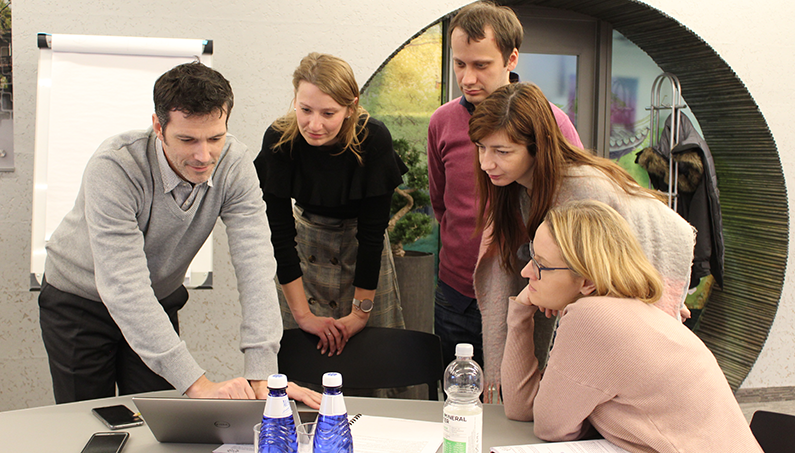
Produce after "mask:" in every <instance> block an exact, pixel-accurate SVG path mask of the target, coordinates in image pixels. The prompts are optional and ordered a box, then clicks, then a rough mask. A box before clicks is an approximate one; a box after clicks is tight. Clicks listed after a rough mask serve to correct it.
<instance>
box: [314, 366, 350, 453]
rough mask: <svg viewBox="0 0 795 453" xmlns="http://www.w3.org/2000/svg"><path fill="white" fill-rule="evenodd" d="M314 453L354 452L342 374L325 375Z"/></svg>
mask: <svg viewBox="0 0 795 453" xmlns="http://www.w3.org/2000/svg"><path fill="white" fill-rule="evenodd" d="M313 447H314V453H353V437H352V436H351V428H350V426H349V425H348V411H347V409H345V400H343V399H342V375H341V374H339V373H326V374H324V375H323V399H321V400H320V412H319V413H318V416H317V427H316V428H315V441H314V445H313Z"/></svg>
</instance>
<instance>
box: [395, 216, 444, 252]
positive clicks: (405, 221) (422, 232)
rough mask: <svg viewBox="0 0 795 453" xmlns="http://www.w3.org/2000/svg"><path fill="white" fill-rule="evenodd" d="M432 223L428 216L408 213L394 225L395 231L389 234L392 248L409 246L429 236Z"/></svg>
mask: <svg viewBox="0 0 795 453" xmlns="http://www.w3.org/2000/svg"><path fill="white" fill-rule="evenodd" d="M432 231H433V222H432V219H431V217H430V216H429V215H428V214H424V213H422V212H416V211H414V212H409V213H408V214H406V215H405V216H404V217H403V218H401V219H400V221H399V222H398V223H397V224H395V229H394V230H392V231H391V232H390V233H389V241H390V242H391V243H392V244H393V246H395V245H397V244H400V246H401V247H402V246H403V245H404V244H410V243H412V242H414V241H416V240H417V239H419V238H421V237H424V236H427V235H429V234H431V232H432Z"/></svg>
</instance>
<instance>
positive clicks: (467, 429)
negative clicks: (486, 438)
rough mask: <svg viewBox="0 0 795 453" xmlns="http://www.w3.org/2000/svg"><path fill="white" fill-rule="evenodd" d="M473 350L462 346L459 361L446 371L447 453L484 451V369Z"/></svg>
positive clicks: (462, 344)
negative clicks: (482, 396) (481, 394)
mask: <svg viewBox="0 0 795 453" xmlns="http://www.w3.org/2000/svg"><path fill="white" fill-rule="evenodd" d="M473 350H474V349H473V347H472V345H471V344H468V343H459V344H457V345H456V347H455V355H456V359H455V360H453V361H452V362H451V363H450V365H447V369H445V370H444V393H446V394H447V400H446V401H445V402H444V419H443V421H442V426H443V434H444V450H443V451H444V453H480V452H481V450H482V449H483V404H481V403H480V393H481V392H482V391H483V369H482V368H480V365H478V363H477V362H475V361H474V360H472V355H473Z"/></svg>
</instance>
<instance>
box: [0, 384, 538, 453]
mask: <svg viewBox="0 0 795 453" xmlns="http://www.w3.org/2000/svg"><path fill="white" fill-rule="evenodd" d="M147 396H176V392H174V391H166V392H154V393H149V394H147ZM114 404H126V405H127V407H129V408H130V409H133V410H134V409H135V405H134V404H133V403H132V399H131V396H122V397H116V398H105V399H99V400H92V401H82V402H79V403H70V404H59V405H53V406H44V407H37V408H31V409H21V410H15V411H7V412H0V451H7V452H14V453H17V452H19V453H39V452H41V453H60V452H63V453H79V452H80V451H81V450H82V448H83V446H84V445H85V444H86V442H87V441H88V438H89V437H91V434H93V433H94V432H98V431H109V430H108V429H107V427H106V426H105V425H103V424H102V422H100V421H99V420H98V419H97V418H96V417H94V415H93V414H92V413H91V408H93V407H99V406H110V405H114ZM345 404H346V406H347V408H348V413H349V414H355V413H362V414H365V415H379V416H385V417H395V418H406V419H414V420H424V421H434V422H437V421H441V420H442V405H443V403H442V402H441V401H418V400H399V399H383V398H357V397H346V398H345ZM299 408H300V405H299ZM255 423H256V421H252V426H253V425H254V424H255ZM123 431H127V432H129V433H130V438H129V440H128V441H127V445H126V446H125V447H124V450H123V452H124V453H137V452H141V453H143V452H146V453H210V452H212V451H213V450H214V449H215V448H217V447H218V445H212V444H161V443H159V442H157V440H155V438H154V437H153V436H152V432H151V431H149V428H148V427H147V426H146V425H144V426H137V427H134V428H129V429H125V430H123ZM535 442H540V441H539V440H538V439H537V438H536V437H535V435H534V434H533V424H532V423H526V422H515V421H511V420H508V419H507V418H506V417H505V413H504V412H503V407H502V406H498V405H492V404H486V405H484V407H483V451H484V452H485V453H488V451H489V450H488V449H489V447H492V446H497V445H517V444H529V443H535Z"/></svg>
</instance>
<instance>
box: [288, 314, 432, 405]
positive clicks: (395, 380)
mask: <svg viewBox="0 0 795 453" xmlns="http://www.w3.org/2000/svg"><path fill="white" fill-rule="evenodd" d="M317 342H318V338H317V337H316V336H315V335H312V334H309V333H306V332H304V331H303V330H301V329H288V330H285V331H284V334H283V335H282V342H281V348H280V349H279V372H280V373H284V374H286V375H287V377H288V379H290V380H291V381H299V382H306V383H310V384H317V385H321V384H322V380H323V373H325V372H328V371H337V372H339V373H342V379H343V385H344V386H345V387H346V388H351V389H380V388H395V387H406V386H410V385H418V384H428V399H431V400H438V399H439V392H438V390H437V386H438V383H439V381H440V380H441V379H442V374H443V373H444V364H443V363H442V342H441V340H440V339H439V337H438V336H436V335H433V334H430V333H426V332H418V331H415V330H405V329H389V328H385V327H365V328H364V329H362V331H361V332H359V333H358V334H356V335H354V336H353V337H351V339H350V340H349V341H348V344H347V345H345V349H343V351H342V354H340V355H334V356H332V357H329V356H328V354H320V351H318V350H317Z"/></svg>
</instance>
